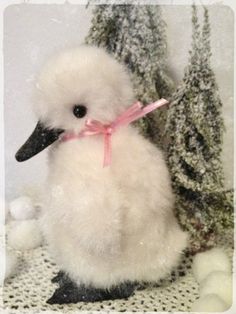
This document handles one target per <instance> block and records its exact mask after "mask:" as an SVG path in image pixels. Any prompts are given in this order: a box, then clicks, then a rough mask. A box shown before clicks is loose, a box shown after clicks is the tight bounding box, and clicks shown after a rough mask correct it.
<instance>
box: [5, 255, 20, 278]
mask: <svg viewBox="0 0 236 314" xmlns="http://www.w3.org/2000/svg"><path fill="white" fill-rule="evenodd" d="M5 254H6V255H5V256H6V259H5V261H6V264H5V279H7V278H9V277H12V276H14V275H15V274H16V272H17V265H18V258H17V255H16V254H15V253H14V252H12V251H9V250H6V253H5Z"/></svg>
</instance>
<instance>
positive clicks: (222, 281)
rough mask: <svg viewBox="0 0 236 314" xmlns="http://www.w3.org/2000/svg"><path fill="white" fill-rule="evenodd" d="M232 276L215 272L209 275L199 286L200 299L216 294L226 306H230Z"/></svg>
mask: <svg viewBox="0 0 236 314" xmlns="http://www.w3.org/2000/svg"><path fill="white" fill-rule="evenodd" d="M232 285H233V283H232V274H229V273H226V272H223V271H215V272H212V273H210V274H209V275H208V276H207V277H206V278H205V279H204V280H203V281H202V282H201V284H200V287H199V294H200V297H202V296H206V295H207V294H217V295H218V296H219V297H220V298H221V299H222V300H223V301H224V302H225V303H226V304H227V305H228V306H231V305H232V293H233V292H232V288H233V286H232Z"/></svg>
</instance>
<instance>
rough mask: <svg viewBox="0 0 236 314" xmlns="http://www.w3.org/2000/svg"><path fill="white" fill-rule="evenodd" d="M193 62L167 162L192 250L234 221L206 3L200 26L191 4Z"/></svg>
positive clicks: (178, 100) (177, 98) (169, 129)
mask: <svg viewBox="0 0 236 314" xmlns="http://www.w3.org/2000/svg"><path fill="white" fill-rule="evenodd" d="M192 24H193V36H192V49H191V52H190V61H189V65H188V66H187V68H186V70H185V75H184V78H183V82H182V84H181V85H180V86H179V88H178V89H177V91H176V92H175V94H174V95H173V97H172V99H173V101H172V103H171V105H170V108H169V110H168V117H167V124H166V134H167V135H168V136H169V146H168V162H169V166H170V171H171V175H172V182H173V187H174V190H175V192H176V196H177V198H176V214H177V216H178V218H179V221H180V223H181V225H182V226H183V227H184V228H185V229H186V230H188V231H189V233H190V236H191V238H190V244H191V250H192V251H194V252H196V251H199V250H204V249H206V248H208V247H211V246H213V245H214V244H215V241H216V238H217V235H218V234H222V233H223V232H224V230H225V228H227V227H231V226H232V225H233V199H232V195H233V194H232V192H226V191H224V176H223V169H222V162H221V151H222V140H223V130H224V126H223V117H222V103H221V100H220V96H219V92H218V88H217V84H216V80H215V76H214V73H213V71H212V68H211V65H210V57H211V47H210V25H209V17H208V11H207V9H206V8H205V9H204V24H203V28H202V31H200V26H199V23H198V18H197V9H196V6H193V17H192Z"/></svg>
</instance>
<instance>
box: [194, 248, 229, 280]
mask: <svg viewBox="0 0 236 314" xmlns="http://www.w3.org/2000/svg"><path fill="white" fill-rule="evenodd" d="M192 267H193V275H194V277H195V278H196V280H197V282H199V283H201V282H202V280H204V279H205V278H206V277H207V276H208V275H209V274H210V273H212V272H215V271H223V272H228V273H231V272H232V266H231V262H230V260H229V258H228V256H227V255H226V253H225V252H224V250H223V249H220V248H214V249H211V250H210V251H206V252H203V253H198V254H197V255H196V256H195V257H194V259H193V266H192Z"/></svg>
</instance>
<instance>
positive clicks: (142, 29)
mask: <svg viewBox="0 0 236 314" xmlns="http://www.w3.org/2000/svg"><path fill="white" fill-rule="evenodd" d="M165 28H166V25H165V22H164V21H163V19H162V16H161V8H160V7H159V6H156V5H98V6H96V8H95V11H94V16H93V19H92V26H91V29H90V31H89V34H88V36H87V38H86V42H87V43H88V44H94V45H98V46H102V47H105V48H106V49H107V50H108V51H109V52H111V53H112V54H113V55H114V56H115V57H116V58H117V60H119V61H121V62H123V63H125V64H126V65H127V67H128V68H129V70H130V72H131V74H132V80H133V84H134V88H135V93H136V98H137V99H139V100H141V101H142V102H143V103H144V104H146V103H150V102H152V101H155V100H157V99H159V98H161V97H167V98H168V97H169V96H170V93H171V90H172V86H173V85H172V82H171V80H170V79H169V78H168V76H167V74H166V54H167V43H166V32H165ZM165 117H166V108H162V109H160V110H157V111H155V112H154V113H152V114H149V115H148V116H147V117H145V118H143V119H141V120H140V121H138V122H137V125H138V127H139V128H140V129H141V131H142V133H143V134H144V135H146V136H147V137H149V138H150V139H152V140H153V141H154V142H155V143H156V144H162V135H163V129H164V125H165Z"/></svg>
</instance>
